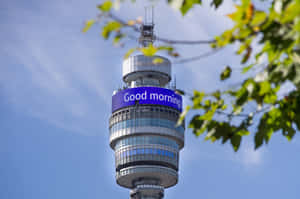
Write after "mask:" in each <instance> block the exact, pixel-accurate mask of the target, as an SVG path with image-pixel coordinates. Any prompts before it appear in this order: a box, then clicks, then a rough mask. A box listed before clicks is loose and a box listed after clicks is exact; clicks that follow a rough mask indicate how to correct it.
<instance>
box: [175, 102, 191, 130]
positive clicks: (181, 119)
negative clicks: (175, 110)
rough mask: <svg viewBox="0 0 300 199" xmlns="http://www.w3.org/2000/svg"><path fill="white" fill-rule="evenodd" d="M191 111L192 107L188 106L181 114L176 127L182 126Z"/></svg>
mask: <svg viewBox="0 0 300 199" xmlns="http://www.w3.org/2000/svg"><path fill="white" fill-rule="evenodd" d="M190 109H191V107H190V106H186V107H185V109H184V111H183V112H182V113H181V114H180V117H179V119H178V121H177V123H176V126H180V125H181V124H182V122H183V121H184V119H185V116H186V114H187V113H188V112H189V110H190Z"/></svg>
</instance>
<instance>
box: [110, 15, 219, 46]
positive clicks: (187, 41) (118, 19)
mask: <svg viewBox="0 0 300 199" xmlns="http://www.w3.org/2000/svg"><path fill="white" fill-rule="evenodd" d="M107 16H108V17H109V18H111V19H113V20H115V21H117V22H119V23H120V24H122V25H123V26H126V27H131V28H132V29H133V30H134V31H135V32H140V28H139V27H138V26H137V25H128V23H127V22H126V21H124V20H123V19H121V18H119V17H117V16H116V15H114V14H112V13H111V12H110V13H108V15H107ZM154 38H155V40H157V41H160V42H163V43H166V44H173V45H175V44H182V45H200V44H211V43H213V42H215V40H194V41H193V40H173V39H166V38H162V37H158V36H156V35H155V36H154Z"/></svg>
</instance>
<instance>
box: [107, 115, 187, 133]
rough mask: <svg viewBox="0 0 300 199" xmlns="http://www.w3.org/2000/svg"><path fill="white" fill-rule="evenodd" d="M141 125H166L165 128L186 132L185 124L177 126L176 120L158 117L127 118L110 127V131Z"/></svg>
mask: <svg viewBox="0 0 300 199" xmlns="http://www.w3.org/2000/svg"><path fill="white" fill-rule="evenodd" d="M141 126H157V127H165V128H170V129H174V130H176V131H178V132H180V133H182V134H183V133H184V127H183V126H177V127H176V122H174V121H170V120H163V119H158V118H137V119H133V120H125V121H122V122H119V123H116V124H114V125H112V126H111V127H110V132H111V133H113V132H115V131H118V130H121V129H125V128H130V127H141Z"/></svg>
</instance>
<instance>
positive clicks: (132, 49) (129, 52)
mask: <svg viewBox="0 0 300 199" xmlns="http://www.w3.org/2000/svg"><path fill="white" fill-rule="evenodd" d="M134 51H136V48H131V49H129V50H128V51H127V53H126V54H125V56H124V59H127V58H128V57H129V56H130V55H131V54H132V53H134Z"/></svg>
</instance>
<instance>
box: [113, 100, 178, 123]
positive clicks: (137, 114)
mask: <svg viewBox="0 0 300 199" xmlns="http://www.w3.org/2000/svg"><path fill="white" fill-rule="evenodd" d="M141 117H156V118H165V119H169V120H174V121H177V120H178V117H179V112H178V111H177V110H175V109H173V108H170V107H167V106H157V105H155V106H150V105H140V106H134V107H127V108H124V109H122V110H120V111H118V112H115V113H113V115H112V116H111V118H110V121H109V123H110V125H113V124H114V123H116V122H121V121H123V120H128V119H133V118H141Z"/></svg>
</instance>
